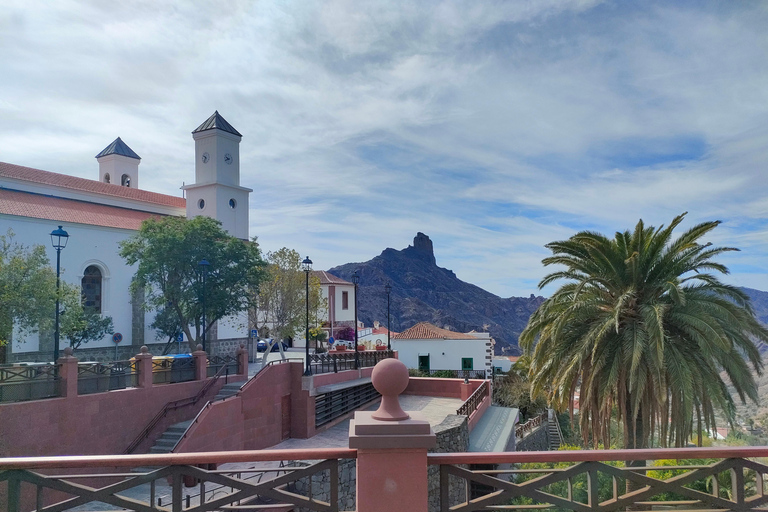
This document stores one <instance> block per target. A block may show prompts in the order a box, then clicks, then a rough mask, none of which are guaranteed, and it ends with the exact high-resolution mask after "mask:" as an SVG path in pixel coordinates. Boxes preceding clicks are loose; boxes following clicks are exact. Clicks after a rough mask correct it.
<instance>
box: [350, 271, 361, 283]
mask: <svg viewBox="0 0 768 512" xmlns="http://www.w3.org/2000/svg"><path fill="white" fill-rule="evenodd" d="M359 282H360V276H359V275H358V274H357V270H355V271H354V272H352V284H354V285H357V283H359Z"/></svg>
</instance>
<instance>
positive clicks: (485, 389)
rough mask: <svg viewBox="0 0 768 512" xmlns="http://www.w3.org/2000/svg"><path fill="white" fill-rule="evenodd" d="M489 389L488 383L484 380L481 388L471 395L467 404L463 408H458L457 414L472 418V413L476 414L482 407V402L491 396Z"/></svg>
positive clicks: (462, 405)
mask: <svg viewBox="0 0 768 512" xmlns="http://www.w3.org/2000/svg"><path fill="white" fill-rule="evenodd" d="M489 389H490V388H489V384H488V381H487V380H484V381H483V382H482V383H481V384H480V386H478V387H477V389H476V390H475V391H474V393H472V394H471V395H469V398H467V400H466V402H464V403H463V404H461V407H459V408H458V410H457V411H456V414H459V415H462V414H463V415H464V416H471V415H472V413H473V412H475V411H476V410H477V408H478V407H479V406H480V402H482V401H483V399H484V398H485V397H486V396H488V395H489V394H490V392H489Z"/></svg>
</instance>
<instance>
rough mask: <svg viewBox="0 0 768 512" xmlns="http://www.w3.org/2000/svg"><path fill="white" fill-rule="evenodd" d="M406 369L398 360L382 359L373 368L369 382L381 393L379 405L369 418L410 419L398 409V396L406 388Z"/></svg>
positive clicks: (387, 419) (383, 419) (385, 419)
mask: <svg viewBox="0 0 768 512" xmlns="http://www.w3.org/2000/svg"><path fill="white" fill-rule="evenodd" d="M409 378H410V377H409V376H408V368H406V366H405V364H403V362H402V361H400V360H399V359H391V358H390V359H384V360H383V361H379V363H378V364H377V365H376V366H375V367H374V368H373V373H372V374H371V382H372V383H373V387H374V388H376V391H378V392H379V393H381V405H379V409H378V410H377V411H376V412H374V413H373V414H372V415H371V417H372V418H373V419H375V420H381V421H400V420H407V419H408V418H410V416H408V413H407V412H405V411H404V410H403V408H402V407H400V401H399V400H398V396H399V395H400V393H402V392H403V391H405V388H407V387H408V380H409Z"/></svg>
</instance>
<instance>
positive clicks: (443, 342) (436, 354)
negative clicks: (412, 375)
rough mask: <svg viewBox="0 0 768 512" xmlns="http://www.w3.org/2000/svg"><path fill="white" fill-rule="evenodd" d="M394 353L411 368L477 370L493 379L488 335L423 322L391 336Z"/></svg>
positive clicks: (491, 347)
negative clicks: (455, 330) (450, 329)
mask: <svg viewBox="0 0 768 512" xmlns="http://www.w3.org/2000/svg"><path fill="white" fill-rule="evenodd" d="M392 350H397V351H398V358H399V359H400V360H401V361H402V362H403V363H405V365H406V366H407V367H408V368H414V369H419V370H425V371H427V370H475V371H482V372H484V374H485V376H486V377H487V376H490V375H491V370H492V364H491V358H492V354H493V342H492V339H491V337H490V334H488V333H477V332H471V333H459V332H454V331H449V330H447V329H441V328H440V327H437V326H435V325H432V324H431V323H429V322H421V323H418V324H416V325H414V326H413V327H411V328H410V329H406V330H405V331H403V332H401V333H399V334H397V335H394V336H392Z"/></svg>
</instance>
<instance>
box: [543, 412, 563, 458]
mask: <svg viewBox="0 0 768 512" xmlns="http://www.w3.org/2000/svg"><path fill="white" fill-rule="evenodd" d="M547 440H548V441H549V450H550V451H553V452H554V451H557V450H559V449H560V445H561V444H562V442H563V434H562V433H561V432H560V424H559V423H558V422H557V415H555V414H554V413H553V411H552V410H550V411H549V418H548V421H547Z"/></svg>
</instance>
